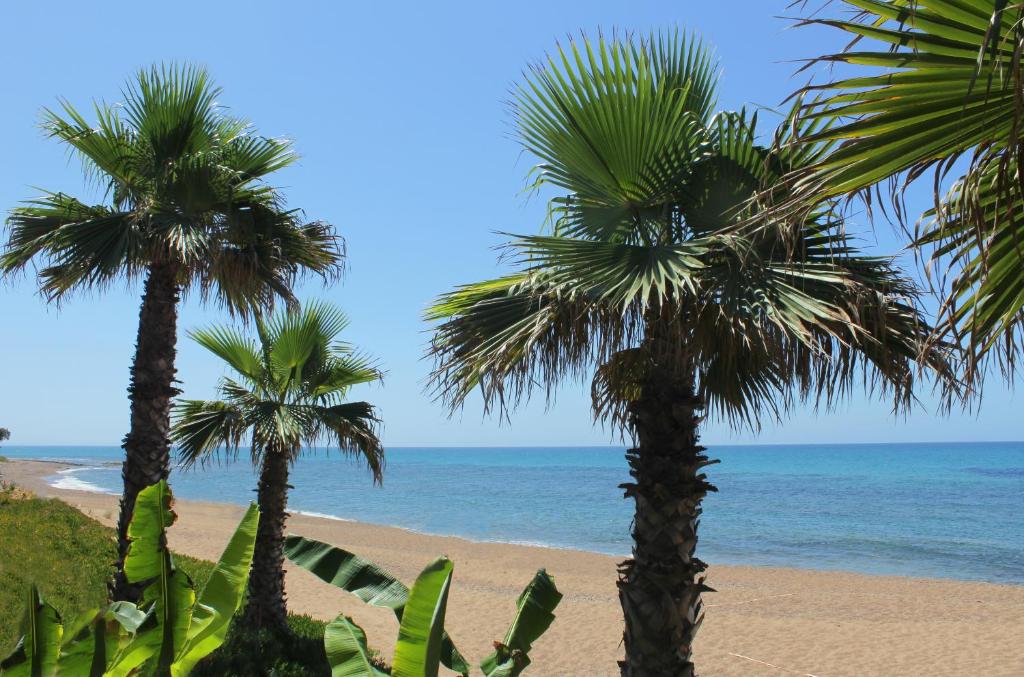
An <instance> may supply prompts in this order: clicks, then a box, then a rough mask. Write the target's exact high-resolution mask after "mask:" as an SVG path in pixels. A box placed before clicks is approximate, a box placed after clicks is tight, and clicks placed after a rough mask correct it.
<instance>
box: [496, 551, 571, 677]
mask: <svg viewBox="0 0 1024 677" xmlns="http://www.w3.org/2000/svg"><path fill="white" fill-rule="evenodd" d="M560 601H562V593H560V592H558V588H556V587H555V581H554V580H553V579H552V578H551V576H549V575H548V573H547V572H546V571H544V570H543V569H541V570H540V571H538V572H537V573H536V575H534V577H533V580H532V581H530V584H529V585H528V586H526V589H525V590H523V592H522V593H521V594H520V595H519V599H518V600H517V602H516V617H515V620H513V621H512V624H511V625H510V626H509V628H508V632H507V633H505V640H504V641H503V642H495V646H494V652H493V653H491V654H490V655H489V656H487V657H486V658H484V659H483V661H481V662H480V667H481V668H482V669H483V671H484V674H485V675H487V677H518V675H519V674H520V673H522V671H523V670H525V669H526V666H528V665H529V664H530V656H529V653H530V647H532V646H533V643H534V642H536V641H537V639H538V638H539V637H540V636H541V635H543V634H544V633H545V632H546V631H547V629H548V628H549V627H550V626H551V623H553V622H554V620H555V614H554V613H553V611H554V609H555V607H556V606H558V603H559V602H560Z"/></svg>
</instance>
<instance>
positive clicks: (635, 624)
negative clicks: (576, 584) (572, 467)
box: [618, 370, 715, 677]
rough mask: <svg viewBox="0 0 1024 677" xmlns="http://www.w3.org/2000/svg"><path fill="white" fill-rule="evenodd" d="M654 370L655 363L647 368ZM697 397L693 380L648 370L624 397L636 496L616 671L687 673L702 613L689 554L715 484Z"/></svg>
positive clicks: (632, 676) (623, 573)
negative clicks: (708, 474)
mask: <svg viewBox="0 0 1024 677" xmlns="http://www.w3.org/2000/svg"><path fill="white" fill-rule="evenodd" d="M655 371H656V370H655ZM702 408H703V403H702V402H701V401H700V399H699V398H698V397H697V396H696V395H695V394H694V388H693V380H692V378H691V379H684V380H682V382H680V381H675V380H672V379H670V378H667V377H665V376H664V375H659V374H653V375H652V377H650V378H649V379H648V382H647V383H646V384H645V386H644V388H643V394H642V396H641V397H640V399H638V400H636V401H634V402H632V403H630V406H629V415H630V423H631V425H632V427H633V432H634V435H635V437H636V445H637V446H636V448H634V449H630V450H629V451H628V452H627V453H626V458H627V460H628V462H629V467H630V475H632V477H633V482H630V483H628V484H623V485H622V488H623V489H625V492H626V497H627V498H632V499H634V500H635V501H636V513H635V517H634V521H633V541H634V545H633V557H632V558H631V559H628V560H626V561H625V562H623V563H622V564H621V565H620V567H619V582H618V587H619V601H620V602H621V604H622V610H623V613H624V615H625V621H626V626H625V633H624V637H623V640H624V644H625V650H626V658H625V660H624V661H623V662H622V663H621V664H620V667H621V671H622V675H623V676H624V677H626V676H628V677H687V676H689V675H694V674H695V670H694V664H693V660H692V652H693V640H694V636H695V635H696V634H697V629H698V628H699V627H700V624H701V620H702V619H703V609H702V603H701V593H702V592H704V591H708V590H711V588H709V587H707V586H706V585H704V577H703V575H702V572H703V571H704V570H705V569H706V568H707V565H705V564H704V563H703V562H701V561H700V560H699V559H697V557H696V556H695V552H696V549H697V525H698V523H699V520H700V513H701V501H702V500H703V499H704V497H705V496H706V495H707V493H708V492H709V491H715V488H714V487H713V486H712V485H711V484H709V483H708V482H707V481H706V480H705V478H704V474H703V473H702V472H701V469H702V468H703V467H704V466H706V465H708V464H710V463H712V462H713V461H709V460H708V458H707V456H705V455H704V447H702V446H700V443H699V437H698V434H697V428H698V425H699V423H700V420H701V413H700V412H701V410H702Z"/></svg>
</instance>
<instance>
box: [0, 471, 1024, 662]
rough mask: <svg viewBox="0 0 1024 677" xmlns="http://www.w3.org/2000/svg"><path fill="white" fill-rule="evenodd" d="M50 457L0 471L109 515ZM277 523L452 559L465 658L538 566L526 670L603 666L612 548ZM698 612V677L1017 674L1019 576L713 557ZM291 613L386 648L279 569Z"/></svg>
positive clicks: (203, 508) (103, 499)
mask: <svg viewBox="0 0 1024 677" xmlns="http://www.w3.org/2000/svg"><path fill="white" fill-rule="evenodd" d="M65 467H67V466H62V465H60V464H55V463H44V462H37V461H9V462H6V463H4V464H3V465H2V467H0V473H2V474H3V476H4V478H5V479H6V480H10V481H14V482H15V483H16V484H18V485H19V486H22V487H25V488H27V489H30V490H31V491H34V492H35V493H37V494H39V495H42V496H49V497H57V498H60V499H62V500H64V501H67V502H68V503H70V504H72V505H74V506H76V507H78V508H79V509H81V510H82V511H83V512H85V513H87V514H89V515H91V516H92V517H94V518H96V519H97V520H99V521H100V522H102V523H104V524H107V525H110V526H113V524H114V521H115V519H116V516H117V499H116V497H114V496H110V495H105V494H96V493H89V492H83V491H72V490H65V489H55V488H53V487H51V486H49V485H48V484H47V482H46V478H47V477H49V476H52V475H53V474H55V473H56V472H57V471H59V470H61V469H63V468H65ZM176 508H177V512H178V515H179V520H178V522H177V524H176V525H175V526H174V528H173V529H172V530H171V531H170V543H171V546H172V547H173V548H174V549H175V550H177V551H180V552H183V553H187V554H189V555H193V556H196V557H203V558H207V559H216V558H217V557H218V556H219V554H220V551H221V549H222V548H223V547H224V544H225V542H226V540H227V538H228V536H229V534H230V533H231V531H232V530H233V528H234V526H235V524H236V522H237V520H238V519H239V518H240V516H241V512H242V509H241V508H240V507H238V506H234V505H226V504H217V503H202V502H193V501H178V502H177V506H176ZM289 531H290V532H292V533H297V534H302V535H305V536H309V537H311V538H316V539H319V540H323V541H328V542H332V543H336V544H338V545H341V546H344V547H345V548H348V549H350V550H353V551H355V552H357V553H359V554H361V555H362V556H364V557H367V558H369V559H372V560H374V561H376V562H378V563H380V564H382V565H383V566H385V567H387V568H388V569H390V570H391V571H392V572H394V573H395V574H397V575H398V576H399V577H400V578H402V579H403V580H405V581H407V582H411V581H412V580H413V579H414V578H415V576H416V574H417V573H418V571H419V570H420V569H421V568H422V566H423V565H425V564H426V563H427V562H429V561H430V560H431V559H433V558H434V557H436V556H437V555H440V554H446V555H448V556H449V557H451V558H452V559H453V560H454V562H455V581H454V585H453V589H452V592H451V599H450V605H449V612H448V623H447V627H448V629H449V631H450V633H451V634H452V636H453V637H454V639H455V640H456V643H457V644H458V646H459V648H460V649H461V650H462V652H463V653H464V654H466V655H467V657H470V658H472V659H474V660H478V659H479V658H480V657H482V656H483V655H484V654H486V653H487V652H488V651H489V649H490V645H491V642H492V641H493V640H495V639H498V638H500V637H501V635H502V634H503V632H504V630H505V628H506V626H507V624H508V622H509V621H510V620H511V617H512V614H513V610H514V604H515V598H516V596H517V595H518V593H519V591H520V590H521V589H522V587H523V586H524V585H525V584H526V583H527V582H528V581H529V580H530V577H531V576H532V574H533V572H534V571H535V570H536V569H538V568H541V567H543V568H546V569H547V570H548V571H549V572H550V573H551V574H552V575H553V576H554V577H555V580H556V582H557V584H558V587H559V589H560V590H561V591H562V592H563V593H564V594H565V598H564V600H563V602H562V604H561V606H560V607H559V609H558V611H557V615H558V618H557V620H556V621H555V623H554V625H553V626H552V628H551V630H550V631H549V632H548V633H547V634H546V635H545V636H544V637H543V638H541V640H540V641H539V642H538V643H537V645H536V646H535V648H534V651H533V653H532V654H531V655H532V657H533V659H534V664H533V666H532V667H531V669H530V670H529V673H528V674H533V675H536V676H548V675H593V676H595V677H596V676H605V675H607V676H615V675H618V671H617V669H616V667H615V661H616V660H617V658H618V657H619V656H620V652H621V647H620V639H621V619H620V615H619V614H620V610H619V606H618V600H617V596H616V589H615V575H616V574H615V571H616V563H617V562H616V559H615V558H612V557H608V556H604V555H598V554H593V553H587V552H580V551H573V550H556V549H549V548H539V547H530V546H520V545H506V544H495V543H477V542H472V541H467V540H464V539H461V538H453V537H441V536H427V535H423V534H417V533H414V532H410V531H406V530H403V529H397V528H393V527H384V526H377V525H370V524H360V523H356V522H346V521H340V520H332V519H325V518H319V517H312V516H308V515H302V514H295V515H293V516H292V517H291V518H290V520H289ZM709 582H710V584H711V585H712V587H714V588H716V589H717V590H718V592H716V593H714V594H709V595H708V596H707V598H706V601H707V606H708V610H707V617H706V619H705V622H704V626H703V627H702V629H701V633H700V638H699V640H698V645H697V647H696V654H697V657H698V659H697V663H698V667H699V668H700V672H701V674H702V675H706V676H711V675H756V676H760V675H815V676H817V677H826V676H832V675H835V676H839V675H851V676H853V675H856V676H864V675H982V674H983V675H1022V674H1024V640H1022V638H1024V586H1008V585H993V584H986V583H968V582H959V581H951V580H937V579H914V578H902V577H891V576H868V575H862V574H854V573H845V572H825V571H812V570H804V569H786V568H768V567H754V566H713V567H712V568H711V570H710V576H709ZM287 591H288V602H289V606H290V608H291V610H293V611H296V612H302V613H308V614H311V615H313V616H316V617H318V618H323V619H329V618H333V617H334V616H335V615H337V614H338V613H339V612H341V611H344V612H345V613H346V614H349V615H351V616H353V617H354V618H355V619H356V621H357V622H358V623H360V624H361V625H362V626H363V627H364V628H365V629H366V632H367V636H368V637H369V638H370V643H371V645H373V646H375V647H379V648H380V649H382V650H386V649H387V648H388V647H390V645H391V643H392V640H393V638H394V637H395V634H396V631H397V623H396V622H395V619H394V617H393V616H392V615H391V614H390V612H387V611H384V610H380V609H370V608H367V607H366V606H364V605H362V603H360V602H359V601H358V600H356V599H355V598H354V597H351V596H349V595H347V594H346V593H343V592H342V591H340V590H337V589H334V588H331V587H330V586H328V585H326V584H324V583H322V582H320V581H319V580H318V579H316V578H315V577H313V576H312V575H311V574H309V573H307V572H305V571H302V570H299V569H295V568H293V567H290V568H289V570H288V574H287Z"/></svg>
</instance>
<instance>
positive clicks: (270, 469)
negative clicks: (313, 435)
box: [245, 449, 289, 630]
mask: <svg viewBox="0 0 1024 677" xmlns="http://www.w3.org/2000/svg"><path fill="white" fill-rule="evenodd" d="M288 463H289V460H288V454H287V453H285V452H283V451H278V450H272V449H267V450H266V451H265V452H264V454H263V466H262V468H261V469H260V483H259V487H258V488H257V499H256V500H257V502H258V503H259V507H260V525H259V529H258V530H257V532H256V547H255V549H254V551H253V556H252V573H250V575H249V601H248V603H247V605H246V607H245V622H246V626H247V627H252V628H270V629H276V630H286V629H287V627H288V607H287V605H286V603H285V595H284V526H285V521H286V520H287V519H288V513H287V512H286V511H285V510H286V508H287V506H288Z"/></svg>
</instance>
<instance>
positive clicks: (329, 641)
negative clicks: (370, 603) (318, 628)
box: [324, 614, 387, 677]
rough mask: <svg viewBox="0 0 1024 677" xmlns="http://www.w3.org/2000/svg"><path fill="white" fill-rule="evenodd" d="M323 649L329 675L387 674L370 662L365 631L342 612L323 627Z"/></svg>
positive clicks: (374, 676) (368, 676)
mask: <svg viewBox="0 0 1024 677" xmlns="http://www.w3.org/2000/svg"><path fill="white" fill-rule="evenodd" d="M324 649H325V650H326V651H327V662H328V663H329V664H330V666H331V677H384V676H385V675H386V674H387V673H384V672H381V671H380V670H378V669H377V668H376V667H375V666H374V665H373V663H371V662H370V649H369V647H367V646H366V633H365V632H363V629H362V628H361V627H359V626H358V625H356V623H355V622H354V621H353V620H352V619H351V618H349V617H348V616H345V615H344V614H341V615H340V616H338V617H337V618H335V619H334V620H333V621H331V622H330V623H329V624H328V625H327V627H326V628H325V629H324Z"/></svg>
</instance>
